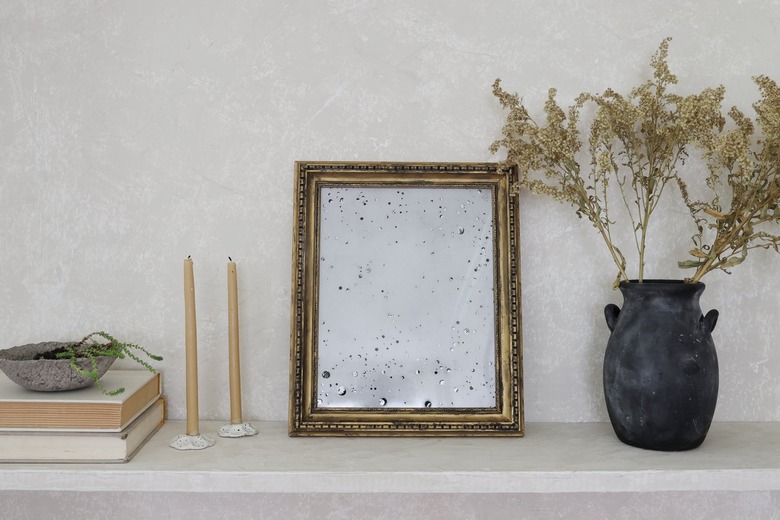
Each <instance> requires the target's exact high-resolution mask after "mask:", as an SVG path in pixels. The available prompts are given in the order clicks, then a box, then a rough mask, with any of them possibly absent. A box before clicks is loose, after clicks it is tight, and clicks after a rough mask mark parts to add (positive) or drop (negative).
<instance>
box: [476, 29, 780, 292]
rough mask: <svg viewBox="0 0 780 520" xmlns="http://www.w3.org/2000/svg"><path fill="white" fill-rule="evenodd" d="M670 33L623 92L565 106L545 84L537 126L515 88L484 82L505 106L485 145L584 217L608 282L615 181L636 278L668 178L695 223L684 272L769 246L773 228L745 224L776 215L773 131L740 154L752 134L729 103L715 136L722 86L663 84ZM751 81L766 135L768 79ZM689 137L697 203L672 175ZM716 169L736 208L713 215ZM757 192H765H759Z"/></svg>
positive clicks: (526, 180)
mask: <svg viewBox="0 0 780 520" xmlns="http://www.w3.org/2000/svg"><path fill="white" fill-rule="evenodd" d="M670 41H671V39H670V38H667V39H665V40H664V41H663V42H661V45H660V46H659V48H658V50H657V52H656V53H655V54H654V55H653V57H652V59H651V66H652V69H653V78H652V79H650V80H648V81H646V82H645V83H643V84H641V85H639V86H638V87H636V88H634V89H633V90H631V91H630V93H629V94H628V95H627V96H623V95H621V94H618V93H617V92H615V91H614V90H612V89H607V90H606V91H604V93H603V94H600V95H593V94H589V93H583V94H580V95H579V96H578V97H577V98H576V101H575V103H574V105H572V107H571V108H569V110H568V113H566V112H564V110H563V109H561V108H560V107H559V106H558V104H557V103H556V101H555V90H554V89H551V90H550V93H549V96H548V100H547V102H546V103H545V110H544V111H545V115H546V124H544V125H541V126H540V125H538V124H536V123H535V122H534V121H533V120H532V119H531V117H530V115H529V113H528V110H527V109H526V107H525V106H524V105H523V103H522V100H521V99H520V98H519V96H518V95H517V94H510V93H508V92H506V91H504V90H503V89H502V88H501V85H500V80H496V82H495V83H494V85H493V93H494V94H495V95H496V96H497V97H498V99H499V101H500V103H501V105H502V106H503V107H504V108H506V109H508V110H509V114H508V116H507V120H506V124H505V125H504V127H503V136H502V138H501V139H498V140H496V141H495V142H494V143H493V144H492V146H491V151H493V152H494V153H495V152H498V151H499V150H501V149H502V148H503V149H506V150H507V157H506V159H505V160H504V162H503V164H504V166H515V167H517V169H518V172H519V187H521V188H527V189H529V190H530V191H531V192H534V193H537V194H542V195H548V196H551V197H553V198H555V199H556V200H558V201H562V202H568V203H570V204H572V205H573V206H574V208H575V211H576V213H577V215H578V216H579V217H586V218H588V220H590V222H591V223H592V224H593V225H594V227H595V228H596V230H597V231H598V232H599V234H600V236H601V237H602V239H603V241H604V243H605V244H606V245H607V248H608V250H609V252H610V254H611V256H612V259H613V261H614V262H615V265H616V266H617V267H618V275H617V281H620V280H628V279H629V277H628V275H627V270H626V259H625V257H624V256H623V254H622V253H621V251H620V249H619V247H618V245H617V243H616V237H615V236H614V235H613V233H612V227H613V224H614V223H615V222H616V220H613V219H614V218H615V217H614V213H613V214H611V213H610V211H609V210H610V205H609V195H610V191H611V190H610V189H609V187H610V183H611V182H614V183H615V184H616V188H617V190H618V191H619V193H620V196H621V198H622V201H623V209H625V211H626V215H627V218H628V220H629V222H630V224H631V227H632V230H633V241H634V246H635V248H636V250H637V256H638V277H637V278H638V280H639V281H640V282H641V281H643V280H644V277H645V272H644V271H645V263H646V260H647V237H648V230H649V229H650V222H651V217H652V215H653V213H654V211H655V210H656V208H657V207H658V203H659V201H660V200H661V197H662V196H663V193H664V191H665V188H666V186H667V184H668V183H669V182H670V181H672V182H674V183H677V184H678V185H679V186H680V189H681V192H682V194H683V198H684V200H685V202H686V204H687V205H688V207H689V209H690V211H691V214H692V215H693V216H694V220H695V222H696V224H697V230H698V233H697V235H696V236H695V237H694V243H695V245H696V248H695V254H694V257H695V258H696V260H694V261H691V262H682V263H681V264H680V266H681V267H698V268H699V271H697V275H696V276H694V277H693V278H692V279H691V281H697V280H698V279H699V278H701V275H703V274H705V273H706V272H707V271H709V270H711V269H715V268H720V269H728V268H729V267H733V266H734V265H737V264H738V263H739V262H740V261H741V259H744V257H745V256H746V255H747V251H748V250H749V249H751V248H754V247H772V248H775V249H777V248H778V240H777V237H775V236H774V235H771V234H769V233H767V232H766V231H761V232H756V231H754V227H755V224H756V223H759V222H764V221H766V220H767V219H772V218H776V216H775V215H776V213H777V212H776V210H777V198H776V197H774V198H773V196H772V195H771V189H770V186H777V181H770V180H768V176H769V175H770V172H772V173H771V175H774V176H776V172H777V166H776V162H777V156H778V145H777V142H776V141H777V140H776V137H775V138H774V139H775V141H774V143H775V144H773V145H772V146H770V147H769V148H768V149H767V151H763V152H761V153H759V154H757V155H755V156H750V157H749V156H747V155H745V154H744V153H743V143H745V142H747V141H748V140H749V136H750V135H752V133H749V134H747V131H748V130H750V132H752V127H750V125H748V124H747V118H744V116H742V115H741V114H740V113H739V112H738V111H736V110H732V113H731V116H732V118H733V119H735V121H736V122H737V125H738V130H736V131H734V132H731V133H727V134H725V136H724V135H722V132H723V127H724V125H725V118H724V116H723V114H722V111H721V103H722V101H723V97H724V94H725V89H724V88H723V87H722V86H719V87H717V88H705V89H703V90H702V91H701V92H700V93H698V94H692V95H688V96H680V95H677V94H674V93H671V92H669V87H670V86H672V85H676V84H677V77H676V76H675V75H674V74H672V73H671V71H670V70H669V67H668V64H667V57H668V50H669V42H670ZM757 81H759V80H757ZM759 86H760V87H761V88H762V92H764V94H765V97H764V101H763V102H761V103H759V104H757V106H756V110H757V111H758V112H759V113H760V117H759V121H760V122H761V124H762V127H765V128H764V131H765V134H766V135H767V136H771V135H773V134H771V133H770V132H768V131H767V128H768V127H772V128H774V132H775V134H774V135H776V134H777V133H778V132H780V130H778V129H780V117H778V111H780V108H778V107H779V106H780V103H778V101H780V99H779V98H778V93H777V86H776V85H775V84H774V83H773V82H771V80H768V79H767V78H763V77H762V78H760V83H759ZM772 96H774V97H772ZM586 104H589V105H590V104H592V105H594V106H595V114H594V116H593V119H592V120H591V121H590V128H589V135H588V141H587V142H588V150H587V151H588V153H589V154H590V168H589V169H587V170H585V169H583V168H581V167H580V164H579V163H578V161H577V155H578V153H579V152H580V148H581V147H582V142H583V141H582V140H581V138H580V133H579V130H578V124H579V116H580V113H581V111H582V109H583V107H585V105H586ZM773 125H774V126H773ZM770 140H771V139H770ZM694 146H696V147H704V149H705V150H707V157H708V160H709V164H710V171H711V173H710V175H709V176H708V177H707V179H706V181H705V182H706V184H707V185H708V186H709V187H710V188H712V189H714V190H716V191H715V196H714V197H713V199H712V200H711V201H710V202H707V203H705V202H702V201H698V200H692V199H691V198H690V197H689V195H688V190H687V186H686V185H685V183H684V182H683V181H682V179H681V177H680V168H681V167H682V165H683V164H684V162H685V160H686V158H687V157H688V152H689V148H691V147H694ZM766 148H767V147H766V145H765V149H766ZM724 161H725V162H724ZM772 161H774V162H772ZM770 163H771V166H770ZM758 164H760V165H761V166H757V165H758ZM723 168H725V169H727V170H728V171H729V176H728V182H729V184H730V185H731V186H732V188H733V189H734V198H733V200H734V201H737V202H738V207H739V208H742V209H740V211H739V212H738V213H734V214H733V215H732V213H728V214H725V215H723V218H719V217H717V216H713V215H721V208H720V198H719V197H718V191H717V190H719V189H720V187H721V180H720V177H719V175H718V173H717V172H718V171H719V170H720V169H723ZM747 171H750V172H752V173H751V176H747V175H746V174H745V173H744V172H747ZM773 182H774V184H772V183H773ZM767 190H769V192H767ZM759 193H763V194H765V195H767V197H766V198H764V199H762V198H761V197H759ZM708 219H709V220H708ZM712 219H714V222H713V220H712ZM713 226H714V228H715V229H717V230H718V236H719V237H721V238H720V239H719V240H718V239H716V241H715V243H714V244H712V245H708V246H705V245H704V244H703V235H704V232H705V229H708V228H710V227H713ZM689 264H690V265H689ZM693 264H695V265H693Z"/></svg>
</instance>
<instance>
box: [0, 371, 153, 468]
mask: <svg viewBox="0 0 780 520" xmlns="http://www.w3.org/2000/svg"><path fill="white" fill-rule="evenodd" d="M100 381H101V382H102V383H103V386H104V387H105V388H107V389H109V390H111V389H114V388H120V387H123V388H124V389H125V391H124V392H123V393H121V394H119V395H116V396H107V395H104V394H103V393H101V391H100V389H99V388H98V387H97V385H92V386H88V387H86V388H80V389H78V390H70V391H66V392H33V391H31V390H26V389H24V388H22V387H20V386H18V385H16V384H15V383H13V382H12V381H10V380H9V379H7V378H5V377H0V462H17V463H21V462H24V463H27V462H89V463H106V462H127V461H128V460H130V459H131V458H132V457H133V455H135V454H136V453H137V452H138V450H139V449H141V447H142V446H143V445H144V444H145V443H146V441H148V440H149V439H150V438H151V437H152V436H153V435H154V434H155V433H156V432H157V430H159V429H160V427H161V426H162V425H163V423H164V422H165V401H164V399H163V397H162V395H161V393H162V386H161V378H160V374H159V373H158V374H153V373H151V372H148V371H146V370H109V371H108V372H106V374H105V375H104V376H103V377H102V378H101V379H100Z"/></svg>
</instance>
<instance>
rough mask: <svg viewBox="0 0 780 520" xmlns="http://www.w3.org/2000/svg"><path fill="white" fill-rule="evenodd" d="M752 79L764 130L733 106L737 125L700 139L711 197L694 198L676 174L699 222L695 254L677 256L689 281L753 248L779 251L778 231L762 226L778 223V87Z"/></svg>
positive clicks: (765, 79)
mask: <svg viewBox="0 0 780 520" xmlns="http://www.w3.org/2000/svg"><path fill="white" fill-rule="evenodd" d="M753 79H754V81H755V82H756V84H757V85H758V88H759V91H760V92H761V99H760V100H759V101H758V102H756V103H755V104H754V105H753V108H754V109H755V111H756V114H757V117H756V123H757V125H758V127H759V128H760V129H761V134H762V135H759V136H757V135H756V132H755V126H756V125H755V124H754V123H753V121H751V119H750V118H749V117H747V116H746V115H745V114H743V113H742V112H741V111H740V110H738V109H737V108H736V107H733V108H732V109H731V110H730V111H729V117H730V118H731V119H732V121H733V122H734V125H735V127H734V128H733V129H731V130H729V131H727V132H724V133H722V134H720V135H718V136H716V137H714V138H713V139H704V140H702V141H701V142H700V143H699V144H700V146H701V147H702V149H703V151H704V156H705V158H706V160H707V168H708V170H709V175H708V176H707V179H706V184H707V186H708V188H709V189H710V191H711V192H712V198H711V200H710V201H709V202H704V201H700V200H692V199H691V198H690V196H689V194H688V187H687V185H686V184H685V182H684V181H683V180H682V179H678V183H679V185H680V192H681V193H682V195H683V199H684V200H685V204H686V205H687V206H688V209H689V210H690V212H691V216H692V217H693V219H694V221H695V223H696V228H697V232H696V233H695V234H694V235H693V243H694V248H693V249H691V250H690V254H691V256H693V257H694V259H693V260H686V261H682V262H679V266H680V267H682V268H695V269H696V272H695V273H694V275H693V276H692V277H691V278H690V281H691V282H697V281H699V280H701V278H702V277H703V276H704V275H705V274H707V273H709V272H710V271H713V270H722V271H725V272H726V273H730V269H731V268H732V267H735V266H737V265H739V264H741V263H742V262H744V261H745V258H746V257H747V254H748V251H750V250H751V249H757V248H761V249H773V250H774V251H775V252H780V235H777V234H773V233H770V232H769V231H767V229H766V228H767V225H771V224H775V225H776V224H780V87H778V85H777V83H775V82H774V81H773V80H771V79H769V78H768V77H766V76H757V77H755V78H753ZM724 177H725V184H726V185H727V186H728V190H727V191H729V192H730V195H731V202H730V204H729V209H728V211H726V210H724V209H723V208H722V207H721V196H720V194H721V192H722V191H723V190H724V189H725V187H724ZM707 238H710V239H711V241H710V242H707Z"/></svg>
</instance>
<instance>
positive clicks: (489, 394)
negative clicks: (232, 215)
mask: <svg viewBox="0 0 780 520" xmlns="http://www.w3.org/2000/svg"><path fill="white" fill-rule="evenodd" d="M295 170H296V171H295V178H296V190H295V213H294V220H293V237H294V241H293V258H292V265H293V281H292V282H293V283H292V331H291V366H290V380H291V381H290V417H289V419H290V423H289V427H290V429H289V431H290V435H291V436H313V435H333V436H337V435H386V436H389V435H435V436H452V435H483V436H487V435H513V436H521V435H523V427H524V426H523V408H522V348H521V329H520V263H519V251H520V249H519V236H518V210H517V197H516V196H515V195H513V194H512V193H511V190H510V186H511V185H512V183H513V181H514V173H513V172H512V171H505V170H501V169H499V168H498V166H497V165H496V164H477V163H466V164H452V163H331V162H316V163H315V162H297V163H296V165H295Z"/></svg>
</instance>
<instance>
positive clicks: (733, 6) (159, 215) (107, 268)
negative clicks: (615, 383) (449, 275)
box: [0, 0, 780, 421]
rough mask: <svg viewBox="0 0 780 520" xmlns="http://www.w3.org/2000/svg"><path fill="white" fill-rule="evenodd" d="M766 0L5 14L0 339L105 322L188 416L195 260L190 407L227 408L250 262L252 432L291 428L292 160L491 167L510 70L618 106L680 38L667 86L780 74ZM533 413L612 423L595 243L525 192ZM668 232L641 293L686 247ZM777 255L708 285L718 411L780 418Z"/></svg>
mask: <svg viewBox="0 0 780 520" xmlns="http://www.w3.org/2000/svg"><path fill="white" fill-rule="evenodd" d="M778 24H780V3H779V2H778V1H777V0H753V1H749V0H745V1H723V2H707V1H704V0H692V1H686V2H680V1H679V0H657V1H653V2H647V1H638V0H599V1H595V0H587V1H580V2H571V1H562V0H546V1H538V0H537V1H531V0H520V1H516V0H511V1H510V0H499V1H492V2H475V1H460V0H455V1H451V0H450V1H443V0H435V1H430V2H416V1H391V2H375V1H359V0H333V1H321V2H303V1H288V2H279V1H260V2H241V1H224V2H202V1H181V0H171V1H165V2H155V1H134V2H101V1H92V0H68V1H65V2H23V1H16V0H7V1H4V2H2V3H0V346H2V347H9V346H13V345H17V344H21V343H27V342H35V341H42V340H50V339H76V338H78V337H80V336H81V335H83V334H85V333H87V332H89V331H92V330H96V329H105V330H108V331H111V332H112V333H114V334H115V335H117V336H119V337H121V338H126V339H128V340H130V341H134V342H137V343H141V344H144V345H147V346H149V347H150V348H151V349H153V350H155V351H157V352H159V353H161V354H163V355H164V356H165V358H166V359H165V361H164V362H163V363H162V368H163V369H164V372H165V388H166V390H165V392H166V394H167V396H168V398H169V404H170V416H171V418H183V416H184V362H183V341H184V334H183V328H184V327H183V314H184V313H183V303H182V297H181V294H182V260H183V259H184V258H185V257H186V256H187V255H192V256H193V258H194V260H195V270H196V275H195V276H196V284H197V290H196V293H197V298H198V299H197V306H198V319H199V321H198V323H199V330H198V333H199V345H200V367H201V402H200V405H201V414H202V417H203V418H204V419H225V418H227V417H228V410H229V408H228V392H227V384H228V377H227V362H226V357H227V338H226V334H227V317H226V307H227V300H226V289H225V284H226V282H225V276H226V275H225V271H226V261H227V257H228V256H232V257H233V258H234V259H236V260H237V261H238V266H239V291H240V309H241V315H240V317H241V339H242V361H243V374H244V377H243V383H244V394H245V395H244V408H245V416H246V417H250V418H254V419H264V420H285V419H286V417H287V399H288V390H287V389H288V357H289V339H288V337H289V304H290V255H291V244H290V242H291V240H290V235H291V233H290V229H291V211H292V189H293V178H292V174H293V162H294V161H295V160H336V161H349V160H365V161H464V162H466V161H490V160H498V159H500V158H501V157H500V156H498V157H496V156H492V155H491V154H490V153H489V152H488V146H489V145H490V143H491V142H492V141H493V140H494V139H495V138H496V137H498V135H499V132H500V128H501V125H502V122H503V117H504V114H503V113H502V111H501V109H500V107H499V106H498V103H497V102H496V101H495V99H494V98H493V96H492V94H491V84H492V82H493V80H494V79H495V78H496V77H501V78H503V80H504V84H505V86H506V87H507V88H508V89H511V90H517V91H520V92H521V93H522V94H523V95H524V97H525V100H526V101H527V103H528V105H529V106H530V107H536V109H537V115H538V114H540V108H541V104H542V103H543V100H544V97H545V94H546V89H547V88H548V87H549V86H557V87H558V88H559V93H560V99H561V101H562V102H564V103H568V102H569V101H570V100H571V99H572V98H573V96H575V95H576V94H577V93H578V92H580V91H582V90H591V91H600V90H603V89H604V88H605V87H607V86H612V87H613V88H615V89H617V90H619V91H627V90H628V89H629V88H630V87H632V86H634V85H636V84H638V83H639V82H641V81H643V80H644V79H645V78H647V77H648V74H649V65H648V63H649V57H650V55H651V54H652V53H653V52H654V50H655V49H656V48H657V46H658V44H659V42H660V41H661V40H662V39H663V38H664V37H666V36H672V37H674V41H673V43H672V47H671V56H670V59H669V61H670V65H671V66H672V68H673V70H674V71H675V72H677V73H678V75H679V77H680V79H681V85H680V91H681V92H691V91H693V90H694V89H700V88H702V87H704V86H707V85H715V84H717V83H723V84H724V85H725V86H726V87H727V89H728V98H727V103H728V104H737V105H738V106H740V107H742V108H743V109H745V110H748V109H749V106H750V103H752V102H753V101H754V100H755V99H756V95H757V92H756V89H755V88H754V85H753V83H752V82H751V80H750V76H752V75H755V74H759V73H765V74H768V75H770V76H772V77H774V78H777V79H780V61H778V60H777V51H778V42H779V41H780V40H778V32H777V31H778ZM522 204H523V208H522V212H521V219H522V222H521V226H522V241H523V244H522V279H523V300H522V301H523V325H524V332H523V339H524V354H525V356H524V358H525V367H524V371H525V392H526V418H527V420H529V421H593V420H605V419H606V412H605V409H604V406H603V399H602V395H601V387H600V370H601V360H602V355H603V349H604V345H605V343H606V339H607V328H606V326H605V325H604V323H603V317H602V308H603V306H604V304H606V303H609V302H615V303H619V302H620V301H621V298H620V295H619V294H618V293H615V292H613V291H612V290H611V289H610V286H611V282H612V279H613V276H614V273H613V269H612V268H611V267H610V266H609V264H608V262H609V259H608V256H607V253H606V250H605V249H604V248H603V246H602V245H601V244H600V243H599V242H598V239H597V236H596V235H595V232H594V231H593V230H592V229H591V228H590V227H589V226H588V225H587V224H586V223H583V222H581V221H578V220H577V219H576V218H575V217H574V214H573V212H572V211H571V210H570V209H569V208H566V207H562V206H558V205H556V204H555V203H553V202H550V201H547V200H541V199H537V198H533V197H531V196H529V195H527V194H523V199H522ZM686 218H687V216H686V213H685V211H684V209H683V208H682V207H680V206H679V205H676V206H675V205H670V206H669V207H667V208H666V210H665V213H664V214H662V215H658V220H657V222H656V231H658V232H662V233H663V232H664V231H669V233H663V234H656V235H655V236H654V238H653V239H652V247H653V251H654V253H653V256H652V257H651V258H650V263H649V270H650V273H651V276H652V277H656V278H662V277H674V278H679V277H681V276H682V275H681V273H680V272H679V271H678V270H677V269H676V267H675V264H676V261H677V260H678V259H680V258H682V257H684V255H685V252H686V251H687V250H688V248H689V242H688V237H689V235H690V233H691V229H690V224H689V223H688V221H687V220H686ZM778 273H780V258H777V257H776V255H775V256H772V255H771V254H768V253H766V254H763V253H756V254H755V255H752V258H750V259H749V260H748V263H747V264H745V265H743V266H740V267H739V268H738V269H737V270H736V271H735V274H734V275H733V276H731V277H728V276H725V275H722V274H714V275H711V276H710V278H709V279H705V281H706V282H707V283H708V288H707V290H706V292H705V295H704V298H703V307H704V309H705V311H706V310H708V309H709V308H713V307H714V308H718V309H719V310H720V311H721V319H720V323H719V325H718V328H717V329H716V331H715V341H716V343H717V345H718V346H719V354H720V360H721V397H720V402H719V405H718V409H717V412H716V419H717V420H758V421H763V420H774V421H777V420H780V384H778V376H780V353H778V345H777V338H778V337H780V320H779V319H778V316H779V315H780V301H779V299H778V290H779V289H780V277H779V276H777V274H778Z"/></svg>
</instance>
